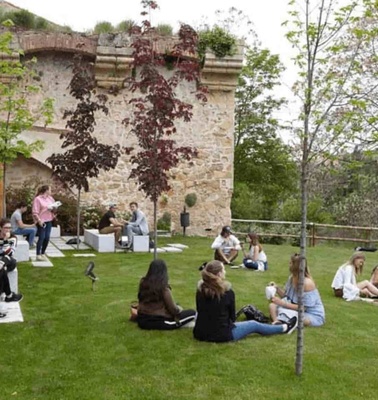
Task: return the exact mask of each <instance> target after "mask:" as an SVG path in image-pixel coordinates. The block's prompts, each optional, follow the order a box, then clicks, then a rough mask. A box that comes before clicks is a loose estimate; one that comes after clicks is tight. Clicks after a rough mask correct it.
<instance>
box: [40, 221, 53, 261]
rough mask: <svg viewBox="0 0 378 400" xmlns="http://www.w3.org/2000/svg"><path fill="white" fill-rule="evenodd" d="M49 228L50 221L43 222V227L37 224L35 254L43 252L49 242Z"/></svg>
mask: <svg viewBox="0 0 378 400" xmlns="http://www.w3.org/2000/svg"><path fill="white" fill-rule="evenodd" d="M51 228H52V221H49V222H45V227H44V228H43V227H42V226H39V225H38V227H37V233H38V242H37V256H39V255H40V254H45V251H46V249H47V245H48V244H49V241H50V234H51Z"/></svg>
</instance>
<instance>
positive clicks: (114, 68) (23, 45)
mask: <svg viewBox="0 0 378 400" xmlns="http://www.w3.org/2000/svg"><path fill="white" fill-rule="evenodd" d="M130 40H131V39H130V37H129V36H128V35H127V34H117V35H114V34H104V35H100V36H97V35H96V36H86V35H82V34H78V33H57V32H35V31H26V32H21V33H18V34H16V35H15V41H14V47H15V50H20V49H22V50H23V52H24V54H25V57H26V58H30V57H36V58H37V66H36V70H37V73H38V76H39V84H40V86H41V89H42V90H41V92H40V93H39V94H37V95H36V96H39V98H41V97H52V98H54V99H55V106H54V108H55V111H54V114H55V115H54V122H53V124H52V125H50V126H48V127H47V128H45V127H43V126H38V125H36V126H34V128H33V130H32V131H30V132H24V133H23V138H24V139H29V140H30V138H33V139H37V138H38V139H42V140H44V141H45V143H46V144H45V148H44V150H43V151H41V152H39V153H35V154H33V157H32V158H31V159H24V158H19V159H17V160H16V162H15V163H14V164H13V165H12V166H11V167H8V172H7V176H6V186H7V185H10V184H12V185H17V184H20V183H21V182H22V181H24V180H25V179H27V178H30V177H33V176H38V177H40V178H42V179H43V180H44V181H45V182H46V183H49V182H50V180H51V170H50V167H49V165H47V164H46V159H47V157H48V156H49V155H51V154H52V153H54V152H60V151H61V140H60V139H59V134H60V133H61V132H62V131H64V130H65V124H66V121H64V120H63V119H62V115H63V112H64V110H65V109H67V108H71V107H72V108H73V107H74V102H73V99H72V97H71V96H70V95H69V93H68V89H67V88H68V85H69V82H70V79H71V77H72V71H71V64H72V58H73V55H74V54H75V53H76V52H78V51H80V52H81V53H82V54H83V55H84V56H85V59H86V60H87V62H88V63H93V64H94V69H95V77H96V83H97V86H98V92H102V91H104V93H108V88H109V87H110V86H111V85H114V84H117V85H118V86H119V87H120V88H121V90H120V91H119V93H118V94H117V95H109V102H108V107H109V111H110V112H109V115H108V116H104V115H99V118H98V119H97V125H96V130H95V134H96V135H97V136H98V137H101V140H102V141H104V142H107V143H119V144H120V145H121V146H126V145H128V146H129V145H135V143H136V140H135V138H134V137H133V136H132V135H131V134H130V133H129V132H128V131H127V130H125V127H124V126H123V125H122V124H121V121H122V120H123V119H124V118H125V117H126V116H129V115H130V108H129V107H130V106H129V105H128V100H129V99H130V98H131V93H130V92H129V91H128V90H127V89H125V88H124V87H123V82H124V80H125V78H126V77H127V76H129V74H130V73H131V67H130V64H131V61H132V58H131V54H132V49H131V47H130ZM170 41H172V39H170V40H167V39H165V40H163V39H162V40H160V41H159V42H158V48H159V51H160V50H161V51H162V52H164V51H165V50H166V49H167V47H169V46H170ZM14 57H18V54H17V53H16V52H15V53H14ZM241 66H242V54H241V51H239V54H237V55H235V56H233V57H228V58H227V57H226V58H222V59H217V58H216V57H214V56H213V55H211V54H208V55H207V57H206V61H205V65H204V67H203V70H202V82H203V83H204V84H206V85H207V86H208V88H209V95H208V103H207V104H206V105H200V104H198V103H197V102H196V100H195V98H194V96H193V95H192V92H193V90H192V89H193V88H191V87H190V85H188V84H187V85H182V86H180V87H179V89H178V96H179V97H180V98H181V99H183V100H184V101H186V102H190V103H192V104H193V105H194V115H193V118H192V120H191V122H190V123H185V122H179V123H177V125H176V127H177V132H178V133H177V135H176V136H175V140H176V141H177V142H178V143H180V144H183V145H189V146H195V147H196V148H197V149H198V158H196V159H194V160H193V161H192V162H190V163H183V164H181V165H180V166H179V167H178V168H176V169H175V170H174V171H172V177H171V184H172V187H173V189H172V190H171V192H170V193H167V194H166V196H164V198H163V199H162V201H161V202H160V204H159V214H160V215H161V214H162V213H163V212H169V213H170V214H171V217H172V230H175V231H180V229H181V228H180V222H179V221H180V219H179V218H180V212H181V211H182V209H183V206H184V198H185V195H186V194H188V193H195V194H196V195H197V203H196V204H195V206H194V207H192V208H191V209H189V210H188V211H190V219H191V226H190V227H189V228H187V233H188V234H199V235H203V234H204V233H205V229H208V228H211V229H213V232H214V233H215V232H216V231H217V229H219V227H220V226H221V225H224V224H227V223H230V218H231V214H230V201H231V196H232V190H233V152H234V144H233V129H234V91H235V86H236V83H237V76H238V74H239V72H240V69H241ZM163 73H164V74H165V73H167V74H168V73H169V71H168V70H167V71H164V72H163ZM36 100H37V99H36ZM37 103H38V102H36V104H37ZM31 104H32V103H31ZM129 170H130V164H129V161H128V158H127V157H126V156H123V157H122V158H121V159H120V161H119V164H118V166H117V168H116V170H113V171H111V172H109V173H101V175H100V176H99V178H98V179H95V180H92V181H91V184H90V191H89V192H88V193H83V200H84V202H85V203H86V204H91V203H94V202H101V203H103V204H106V203H108V202H110V201H116V202H117V203H118V206H119V209H120V210H127V209H128V203H129V202H130V201H137V202H138V203H139V205H140V208H141V209H142V210H144V211H145V212H146V214H147V215H148V216H149V217H150V219H152V209H153V208H152V204H151V203H150V201H149V200H148V199H146V198H145V196H144V194H143V192H140V191H138V188H137V186H136V184H135V182H134V181H131V180H129V179H128V175H129Z"/></svg>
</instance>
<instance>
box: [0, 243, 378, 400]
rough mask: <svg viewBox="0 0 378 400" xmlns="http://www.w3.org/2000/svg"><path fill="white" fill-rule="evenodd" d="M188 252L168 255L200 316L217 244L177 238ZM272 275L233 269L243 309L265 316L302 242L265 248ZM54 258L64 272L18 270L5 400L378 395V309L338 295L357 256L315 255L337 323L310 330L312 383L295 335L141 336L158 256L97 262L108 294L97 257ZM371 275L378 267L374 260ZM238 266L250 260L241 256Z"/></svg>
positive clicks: (5, 346) (182, 294) (173, 276)
mask: <svg viewBox="0 0 378 400" xmlns="http://www.w3.org/2000/svg"><path fill="white" fill-rule="evenodd" d="M169 242H181V243H185V244H188V245H189V249H186V250H184V252H183V253H181V254H175V253H173V254H166V255H164V256H162V258H164V259H165V260H166V262H167V264H168V268H169V275H170V283H171V285H172V288H173V294H174V297H175V300H176V301H177V302H178V303H180V304H181V305H182V306H184V307H186V308H188V307H191V308H194V306H195V288H196V284H197V281H198V279H199V272H198V266H199V265H200V264H201V263H202V262H204V261H206V260H209V259H211V256H212V251H211V250H210V244H211V239H208V238H192V237H190V238H189V237H184V238H183V237H177V238H174V239H166V238H162V239H160V242H159V244H162V243H169ZM265 250H266V253H267V255H268V258H269V270H268V271H266V272H264V273H258V272H252V271H246V270H242V269H240V270H231V269H228V270H227V279H228V280H230V281H231V283H232V285H233V288H234V290H235V292H236V303H237V304H236V306H237V307H242V306H243V305H245V304H247V303H253V304H255V305H256V306H257V307H259V308H260V309H261V310H263V311H264V312H265V313H267V310H268V304H267V301H266V300H265V296H264V288H265V286H266V284H267V283H268V282H269V281H271V280H274V281H276V282H277V283H281V284H284V282H285V281H286V278H287V276H288V260H289V256H290V254H292V253H293V252H295V251H296V250H297V249H295V248H293V247H291V246H273V245H266V246H265ZM73 253H74V252H69V251H67V252H65V254H66V257H65V258H56V259H54V260H53V262H54V268H50V269H43V268H32V267H31V265H30V264H29V263H22V264H20V265H19V276H20V278H19V281H20V282H19V287H20V289H21V291H22V293H23V294H24V296H25V298H24V300H23V302H22V303H21V308H22V311H23V315H24V319H25V322H24V323H21V324H20V323H16V324H1V325H0V332H1V335H0V346H1V347H0V348H1V361H2V362H1V364H0V387H1V396H0V398H1V399H9V398H15V399H22V400H29V399H30V400H31V399H44V400H45V399H54V400H57V399H64V400H66V399H67V400H74V399H78V400H79V399H80V400H86V399H95V398H96V399H106V400H108V399H128V400H131V399H138V400H142V399H153V400H159V399H167V398H172V399H229V398H232V399H233V400H239V399H240V400H242V399H254V400H259V399H264V400H266V399H271V400H272V399H303V398H306V399H310V400H311V399H317V400H319V399H340V398H347V399H365V400H366V399H376V397H377V373H378V367H377V359H378V346H377V342H376V334H377V325H378V308H377V307H375V306H374V305H371V304H367V303H363V302H352V303H347V302H345V301H343V300H341V299H337V298H335V297H334V296H333V294H332V291H331V288H330V283H331V281H332V278H333V275H334V273H335V271H336V269H337V267H338V266H339V265H340V264H341V263H343V262H344V261H345V260H346V259H347V258H349V256H350V254H351V249H347V248H345V247H343V248H342V247H340V248H331V247H325V246H319V247H315V248H310V249H308V260H309V266H310V268H311V272H312V274H313V276H314V278H315V280H316V282H317V284H318V287H319V290H320V292H321V295H322V299H323V302H324V304H325V307H326V317H327V322H326V325H325V326H324V327H321V328H307V329H306V330H305V356H304V368H303V375H302V376H301V377H297V376H296V375H295V366H294V362H295V351H296V334H293V335H291V336H287V335H279V336H273V337H259V336H257V335H255V336H251V337H248V338H246V339H245V340H242V341H240V342H237V343H227V344H211V343H201V342H197V341H195V340H194V339H193V338H192V331H191V329H181V330H178V331H173V332H159V331H142V330H140V329H138V327H137V325H136V324H134V323H132V322H129V321H128V316H129V304H130V302H132V301H133V300H136V295H137V287H138V282H139V279H140V278H141V277H142V276H143V275H144V274H145V272H146V269H147V266H148V264H149V262H150V261H151V259H152V256H151V255H149V254H136V253H134V254H123V253H117V254H97V256H96V257H95V259H94V261H95V264H96V267H95V273H96V274H97V275H98V276H99V277H100V280H99V282H98V283H97V290H96V291H95V292H92V291H91V282H90V280H89V279H87V278H85V277H84V275H83V271H84V268H85V266H86V264H87V263H88V261H89V260H88V258H76V257H73V256H72V254H73ZM366 256H367V263H366V267H365V272H364V278H368V276H369V272H370V270H371V268H372V266H373V265H375V263H376V256H375V255H374V253H367V254H366ZM239 261H241V258H240V256H239Z"/></svg>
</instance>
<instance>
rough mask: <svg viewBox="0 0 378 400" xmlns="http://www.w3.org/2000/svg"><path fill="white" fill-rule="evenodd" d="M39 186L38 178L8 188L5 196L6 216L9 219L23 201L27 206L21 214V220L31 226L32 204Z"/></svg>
mask: <svg viewBox="0 0 378 400" xmlns="http://www.w3.org/2000/svg"><path fill="white" fill-rule="evenodd" d="M40 185H41V182H40V180H38V178H36V179H35V178H32V179H30V180H27V181H24V182H23V183H22V185H21V186H20V187H14V186H12V185H10V186H8V187H7V189H6V195H5V198H6V209H7V216H8V217H10V216H11V215H12V214H13V212H14V211H15V210H16V208H17V204H18V203H19V202H20V201H25V202H26V203H27V205H28V209H27V210H26V212H25V213H24V214H22V219H23V221H24V222H25V224H32V223H33V222H34V221H33V217H32V203H33V199H34V196H35V193H36V192H37V188H38V186H40Z"/></svg>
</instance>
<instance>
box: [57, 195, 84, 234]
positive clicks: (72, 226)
mask: <svg viewBox="0 0 378 400" xmlns="http://www.w3.org/2000/svg"><path fill="white" fill-rule="evenodd" d="M53 196H54V199H55V200H56V201H61V202H62V205H61V206H60V207H59V208H58V213H57V216H56V219H55V224H56V225H60V230H61V232H62V235H76V233H77V200H76V198H75V197H73V196H72V195H69V194H66V193H59V194H56V195H53ZM80 218H81V222H80V226H81V227H82V226H83V217H82V215H81V216H80ZM81 230H82V228H81ZM80 234H82V231H81V232H80Z"/></svg>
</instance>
